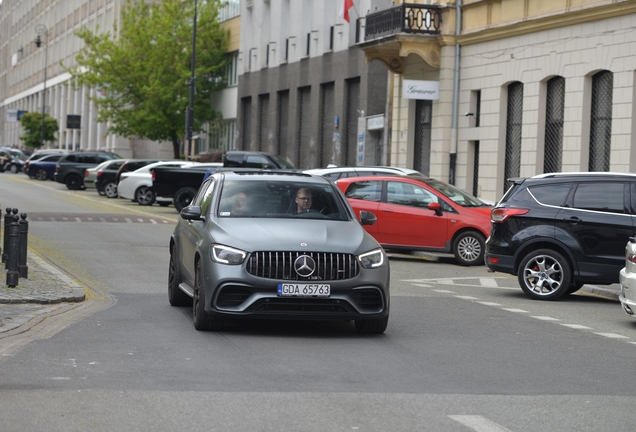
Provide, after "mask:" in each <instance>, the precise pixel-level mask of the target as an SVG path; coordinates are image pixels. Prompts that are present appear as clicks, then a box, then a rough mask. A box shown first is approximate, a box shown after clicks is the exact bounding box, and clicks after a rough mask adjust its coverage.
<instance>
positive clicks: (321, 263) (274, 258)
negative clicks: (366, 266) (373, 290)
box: [247, 252, 360, 281]
mask: <svg viewBox="0 0 636 432" xmlns="http://www.w3.org/2000/svg"><path fill="white" fill-rule="evenodd" d="M302 255H308V256H310V257H311V258H313V259H314V261H315V262H316V270H315V271H314V273H313V274H312V275H311V276H309V277H306V278H305V277H301V276H299V275H298V274H297V273H296V271H295V270H294V261H296V258H298V257H299V256H302ZM247 272H248V273H249V274H251V275H254V276H258V277H262V278H267V279H282V280H296V281H332V280H345V279H351V278H354V277H356V276H357V275H358V273H360V267H359V265H358V261H357V260H356V257H355V256H353V255H351V254H344V253H330V252H254V253H252V255H251V256H250V258H249V261H248V263H247Z"/></svg>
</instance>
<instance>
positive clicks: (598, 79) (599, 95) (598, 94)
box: [589, 71, 614, 171]
mask: <svg viewBox="0 0 636 432" xmlns="http://www.w3.org/2000/svg"><path fill="white" fill-rule="evenodd" d="M613 84H614V76H613V74H612V73H611V72H609V71H603V72H599V73H597V74H596V75H594V77H593V78H592V113H591V118H590V164H589V170H590V171H609V168H610V149H611V143H612V90H613Z"/></svg>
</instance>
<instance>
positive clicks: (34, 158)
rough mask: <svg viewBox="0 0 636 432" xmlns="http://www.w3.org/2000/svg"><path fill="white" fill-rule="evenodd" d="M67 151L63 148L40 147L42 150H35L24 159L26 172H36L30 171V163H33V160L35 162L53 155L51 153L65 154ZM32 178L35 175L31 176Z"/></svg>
mask: <svg viewBox="0 0 636 432" xmlns="http://www.w3.org/2000/svg"><path fill="white" fill-rule="evenodd" d="M63 153H66V150H62V149H40V150H36V151H35V152H33V153H32V154H31V155H30V156H29V157H28V158H27V160H26V161H24V172H25V173H27V174H29V172H33V173H35V171H29V165H30V164H31V162H35V161H37V160H40V159H42V158H43V157H45V156H48V155H51V154H59V155H61V154H63ZM29 177H31V175H30V174H29ZM31 178H35V177H31Z"/></svg>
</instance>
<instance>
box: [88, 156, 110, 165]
mask: <svg viewBox="0 0 636 432" xmlns="http://www.w3.org/2000/svg"><path fill="white" fill-rule="evenodd" d="M104 160H105V159H104ZM102 162H104V161H101V160H99V159H98V158H97V157H96V156H95V155H84V157H83V159H82V163H90V164H98V163H102Z"/></svg>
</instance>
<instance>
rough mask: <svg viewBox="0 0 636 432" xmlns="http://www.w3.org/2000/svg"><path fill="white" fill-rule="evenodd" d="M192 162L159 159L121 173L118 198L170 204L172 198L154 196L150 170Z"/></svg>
mask: <svg viewBox="0 0 636 432" xmlns="http://www.w3.org/2000/svg"><path fill="white" fill-rule="evenodd" d="M193 164H194V162H186V161H182V160H172V161H161V162H155V163H153V164H149V165H145V166H143V167H141V168H138V169H136V170H135V171H131V172H125V173H121V174H120V178H119V183H117V193H118V195H119V197H120V198H126V199H129V200H132V201H136V202H137V203H138V204H139V205H143V206H149V205H152V204H154V203H155V201H156V202H157V203H158V204H159V205H161V206H167V205H170V204H172V198H165V199H162V198H156V197H155V194H154V193H153V192H152V174H151V172H150V170H151V169H153V168H155V167H159V166H171V167H182V166H188V165H193Z"/></svg>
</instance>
